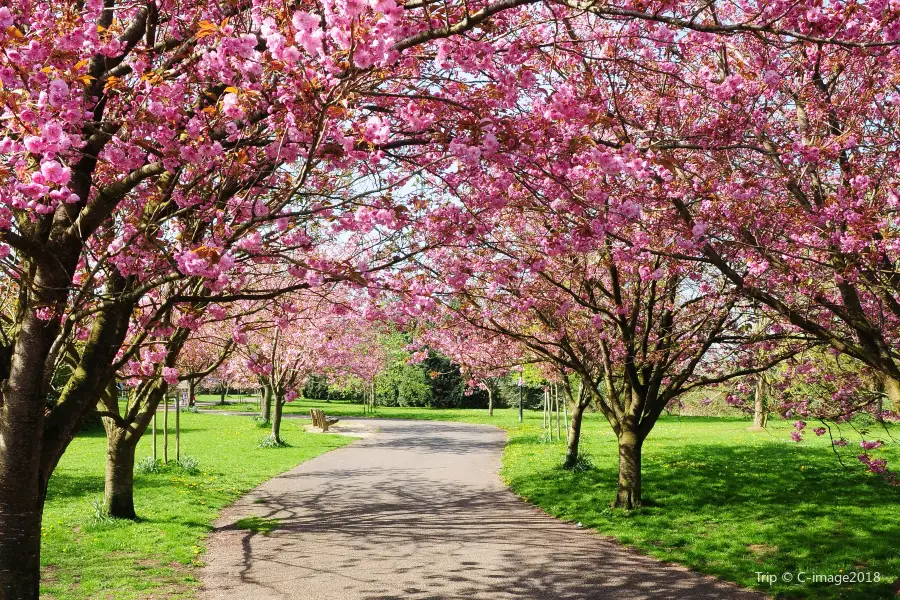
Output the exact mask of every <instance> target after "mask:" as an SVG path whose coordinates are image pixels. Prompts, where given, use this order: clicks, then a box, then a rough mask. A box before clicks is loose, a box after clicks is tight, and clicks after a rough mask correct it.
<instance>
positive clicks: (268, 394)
mask: <svg viewBox="0 0 900 600" xmlns="http://www.w3.org/2000/svg"><path fill="white" fill-rule="evenodd" d="M260 416H261V417H262V419H263V422H265V423H268V422H269V421H271V420H272V389H271V388H270V387H269V386H267V385H266V386H263V400H262V415H260Z"/></svg>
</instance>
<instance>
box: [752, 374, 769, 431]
mask: <svg viewBox="0 0 900 600" xmlns="http://www.w3.org/2000/svg"><path fill="white" fill-rule="evenodd" d="M768 416H769V414H768V410H767V408H766V390H765V383H764V381H763V379H762V377H760V378H759V379H758V380H757V381H756V388H755V389H754V391H753V426H752V427H751V428H750V429H752V430H757V431H758V430H762V429H765V428H766V421H768Z"/></svg>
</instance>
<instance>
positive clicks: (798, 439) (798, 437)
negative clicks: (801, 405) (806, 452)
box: [791, 431, 803, 443]
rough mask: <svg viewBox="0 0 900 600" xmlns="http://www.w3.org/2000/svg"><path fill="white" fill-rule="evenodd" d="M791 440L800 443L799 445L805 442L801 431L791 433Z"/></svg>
mask: <svg viewBox="0 0 900 600" xmlns="http://www.w3.org/2000/svg"><path fill="white" fill-rule="evenodd" d="M791 439H792V440H794V441H795V442H798V443H799V442H802V441H803V436H802V435H800V432H799V431H792V432H791Z"/></svg>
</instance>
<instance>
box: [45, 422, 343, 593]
mask: <svg viewBox="0 0 900 600" xmlns="http://www.w3.org/2000/svg"><path fill="white" fill-rule="evenodd" d="M170 425H171V423H170ZM283 432H284V437H285V438H286V439H287V441H288V442H289V444H290V445H289V446H287V447H283V448H267V449H261V448H258V447H257V445H258V444H259V441H260V439H261V438H262V437H263V432H261V431H260V429H259V428H257V427H256V426H255V425H254V424H253V423H251V422H250V421H249V420H248V419H242V418H238V417H221V416H217V415H203V414H190V413H185V414H182V415H181V451H182V455H186V454H189V455H190V456H192V457H196V458H197V460H198V461H199V464H198V465H197V469H198V470H197V471H195V472H193V473H192V472H191V470H189V469H182V468H180V467H178V466H174V465H172V463H173V462H174V459H175V454H174V453H175V449H174V443H175V441H174V435H171V434H170V436H169V438H170V439H169V462H170V466H169V467H163V468H162V469H161V470H160V471H159V472H157V473H151V474H138V473H136V474H135V508H136V510H137V513H138V515H139V516H140V520H139V521H137V522H130V521H120V520H116V519H109V518H103V515H102V513H101V511H99V510H98V507H99V503H98V500H100V499H102V496H103V472H104V460H105V448H106V438H105V437H104V434H103V431H102V430H97V431H91V432H87V433H86V434H84V435H80V436H79V437H78V438H76V439H75V440H74V441H73V442H72V445H71V446H70V448H69V450H68V451H67V452H66V454H65V456H64V457H63V459H62V461H61V463H60V465H59V467H58V468H57V470H56V472H55V473H54V475H53V477H52V478H51V480H50V490H49V493H48V499H47V505H46V509H45V513H44V528H43V533H42V535H43V545H42V556H41V564H42V566H43V578H42V584H41V596H42V597H47V598H55V599H56V600H74V599H76V598H79V599H80V598H98V599H106V598H109V599H115V600H128V599H135V598H149V597H155V598H189V597H193V596H194V591H195V589H196V587H197V585H198V581H197V579H196V567H197V566H198V565H199V564H200V561H201V560H202V553H203V538H204V537H205V536H206V534H207V533H208V532H209V531H210V529H211V528H212V522H213V521H214V520H215V518H216V516H217V514H218V512H219V510H220V509H221V508H223V507H224V506H226V505H228V504H230V503H231V502H233V501H234V500H235V499H237V498H238V497H239V496H241V495H243V494H244V493H246V492H248V491H249V490H251V489H253V488H254V487H256V486H257V485H259V484H260V483H262V482H263V481H265V480H266V479H269V478H271V477H274V476H275V475H277V474H279V473H282V472H284V471H287V470H289V469H290V468H292V467H293V466H295V465H297V464H298V463H301V462H303V461H305V460H308V459H310V458H313V457H315V456H318V455H320V454H322V453H324V452H327V451H328V450H332V449H334V448H338V447H341V446H343V445H345V444H347V443H349V442H351V441H352V440H351V439H350V438H347V437H342V436H337V435H314V434H307V433H304V432H302V431H301V429H300V427H299V423H293V422H290V423H285V425H284V427H283ZM170 433H171V432H170ZM157 444H158V456H159V457H160V458H161V457H162V436H161V435H159V436H158V438H157ZM149 454H150V435H149V433H148V434H147V435H145V436H144V438H143V439H142V440H141V442H140V445H139V446H138V451H137V458H138V460H140V459H141V458H143V457H145V456H148V455H149ZM263 525H266V524H263ZM261 527H262V526H261Z"/></svg>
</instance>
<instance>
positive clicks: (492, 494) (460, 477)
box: [202, 419, 763, 600]
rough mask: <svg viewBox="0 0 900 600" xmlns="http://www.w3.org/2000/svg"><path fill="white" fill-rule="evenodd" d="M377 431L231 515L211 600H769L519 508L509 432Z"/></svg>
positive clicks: (419, 427)
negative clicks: (252, 522) (262, 522)
mask: <svg viewBox="0 0 900 600" xmlns="http://www.w3.org/2000/svg"><path fill="white" fill-rule="evenodd" d="M348 421H350V420H349V419H347V420H342V421H341V423H342V424H344V423H345V422H348ZM357 423H359V421H357ZM367 425H368V426H369V427H371V428H373V429H374V433H372V434H371V435H370V436H368V437H366V438H364V439H361V440H359V441H357V442H355V443H354V444H352V445H350V446H347V447H344V448H341V449H339V450H335V451H333V452H329V453H327V454H324V455H322V456H320V457H318V458H315V459H313V460H311V461H308V462H306V463H304V464H302V465H300V466H299V467H297V468H295V469H294V470H293V471H290V472H288V473H285V474H283V475H281V476H279V477H276V478H274V479H272V480H270V481H268V482H266V483H264V484H263V485H261V486H260V487H259V488H257V489H256V490H254V491H253V492H251V493H250V494H248V495H247V496H245V497H244V498H242V499H241V500H239V501H238V502H237V503H236V504H234V505H233V506H231V507H229V508H228V509H226V510H225V511H224V512H223V515H222V517H221V518H220V519H219V521H217V522H216V529H215V531H214V532H213V533H212V535H211V537H210V540H209V552H208V554H207V556H206V559H207V566H206V567H205V568H204V569H203V574H202V578H203V584H204V587H203V592H202V598H204V599H206V600H212V599H225V598H227V599H229V600H244V599H246V600H251V599H252V600H267V599H276V598H277V599H288V598H290V599H297V600H301V599H302V600H307V599H308V600H400V599H403V600H441V599H450V598H459V599H466V600H562V599H567V600H568V599H572V600H575V599H588V598H590V599H606V598H609V599H616V600H620V599H621V600H626V599H642V598H654V599H656V598H678V599H685V600H687V599H690V600H705V599H710V600H712V599H715V600H720V599H721V600H744V599H746V600H750V599H754V600H759V599H761V598H763V596H761V595H759V594H755V593H751V592H748V591H745V590H742V589H740V588H737V587H735V586H733V585H730V584H726V583H723V582H721V581H719V580H716V579H714V578H711V577H706V576H703V575H699V574H697V573H694V572H692V571H689V570H687V569H685V568H683V567H680V566H676V565H671V564H667V563H662V562H659V561H657V560H654V559H652V558H647V557H644V556H640V555H638V554H637V553H634V552H631V551H629V550H627V549H625V548H623V547H622V546H621V545H619V544H616V543H615V542H614V541H611V540H610V539H608V538H604V537H602V536H600V535H598V534H597V533H596V532H593V531H590V530H587V529H580V528H578V527H576V526H575V525H573V524H569V523H563V522H560V521H557V520H556V519H553V518H552V517H549V516H547V515H546V514H544V513H543V512H541V511H540V510H538V509H537V508H535V507H533V506H530V505H529V504H526V503H524V502H522V500H520V499H519V498H518V497H516V496H515V495H514V494H513V493H512V492H510V491H509V490H508V489H507V488H506V486H505V485H504V484H503V482H502V481H501V480H500V478H499V476H498V475H497V472H498V469H499V468H500V453H501V451H502V449H503V443H504V433H503V432H502V431H501V430H499V429H496V428H494V427H489V426H479V425H464V424H456V423H438V422H427V421H390V420H378V421H367ZM248 516H259V517H264V518H274V519H279V521H278V527H277V528H276V529H275V530H273V531H271V532H270V533H268V534H263V533H254V532H251V531H247V530H243V529H237V528H235V527H234V523H235V521H237V520H239V519H242V518H246V517H248Z"/></svg>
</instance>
